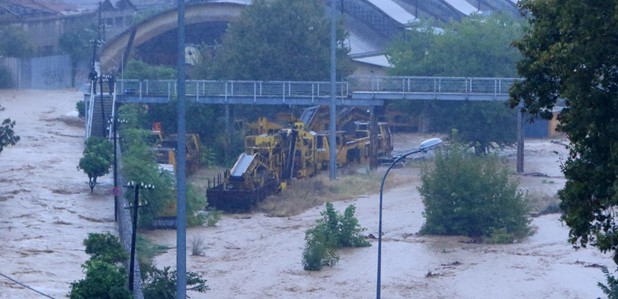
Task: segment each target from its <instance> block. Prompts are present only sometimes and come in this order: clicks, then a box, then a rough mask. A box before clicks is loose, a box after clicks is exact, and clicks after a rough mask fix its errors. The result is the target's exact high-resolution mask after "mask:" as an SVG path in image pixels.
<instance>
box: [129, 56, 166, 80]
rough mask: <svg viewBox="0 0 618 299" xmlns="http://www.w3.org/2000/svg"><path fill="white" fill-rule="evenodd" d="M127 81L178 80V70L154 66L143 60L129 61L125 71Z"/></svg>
mask: <svg viewBox="0 0 618 299" xmlns="http://www.w3.org/2000/svg"><path fill="white" fill-rule="evenodd" d="M123 77H124V78H125V79H141V80H171V79H176V70H175V69H174V68H171V67H166V66H153V65H149V64H147V63H145V62H143V61H141V60H129V62H127V66H126V67H125V69H124V72H123Z"/></svg>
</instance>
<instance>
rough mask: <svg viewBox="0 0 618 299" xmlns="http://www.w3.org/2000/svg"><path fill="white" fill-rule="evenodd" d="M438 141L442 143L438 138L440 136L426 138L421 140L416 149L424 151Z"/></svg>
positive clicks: (435, 144)
mask: <svg viewBox="0 0 618 299" xmlns="http://www.w3.org/2000/svg"><path fill="white" fill-rule="evenodd" d="M440 143H442V139H440V138H430V139H427V140H425V141H423V142H421V146H420V147H419V148H418V149H419V150H421V151H423V152H425V151H428V150H430V149H431V148H432V147H435V146H437V145H438V144H440Z"/></svg>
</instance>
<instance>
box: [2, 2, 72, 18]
mask: <svg viewBox="0 0 618 299" xmlns="http://www.w3.org/2000/svg"><path fill="white" fill-rule="evenodd" d="M77 12H78V10H77V7H76V6H74V5H70V4H66V3H63V2H60V1H57V0H2V1H0V22H13V21H23V20H24V19H32V18H41V17H55V16H63V15H69V14H74V13H77Z"/></svg>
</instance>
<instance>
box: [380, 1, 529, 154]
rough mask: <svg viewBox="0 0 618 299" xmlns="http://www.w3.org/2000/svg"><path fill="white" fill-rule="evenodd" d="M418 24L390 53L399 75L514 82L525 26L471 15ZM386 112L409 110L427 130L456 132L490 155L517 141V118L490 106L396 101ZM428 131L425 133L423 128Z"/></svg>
mask: <svg viewBox="0 0 618 299" xmlns="http://www.w3.org/2000/svg"><path fill="white" fill-rule="evenodd" d="M438 26H440V24H431V23H427V22H420V23H418V24H415V25H413V27H412V30H409V31H408V32H407V33H406V35H405V36H404V37H403V38H401V39H399V40H396V41H395V42H393V43H392V44H391V45H389V47H388V48H387V51H386V53H387V57H388V59H389V61H390V62H391V64H393V68H392V69H391V70H390V74H391V75H395V76H450V77H514V76H515V75H516V73H515V70H516V68H515V66H516V63H517V61H518V60H519V59H520V58H521V55H520V54H519V53H518V51H517V49H515V48H514V47H513V46H512V45H511V43H512V40H513V39H515V38H517V37H519V36H521V34H522V30H523V28H524V26H523V23H522V22H521V21H519V20H517V19H514V18H512V17H510V16H508V15H505V14H499V13H498V14H492V15H490V16H482V15H472V16H470V17H466V18H463V19H462V20H461V21H460V22H451V23H448V24H444V25H443V28H439V27H438ZM388 105H389V107H388V110H396V111H406V112H407V113H409V114H411V115H415V116H416V117H422V118H425V119H427V120H430V122H429V130H432V131H442V132H449V131H451V130H452V129H456V130H457V131H458V135H457V138H458V141H460V142H462V143H466V144H468V145H470V146H473V147H474V148H475V149H476V151H477V152H479V153H486V152H487V151H488V150H489V149H491V148H493V147H494V146H497V147H503V146H508V145H512V144H514V143H515V141H516V134H515V125H516V118H515V113H514V112H513V111H512V110H511V109H509V107H508V106H507V105H503V104H501V103H490V102H475V103H470V102H463V101H458V102H450V103H449V102H445V101H440V102H438V103H435V102H417V101H416V102H415V101H394V102H391V103H389V104H388ZM425 129H427V128H425Z"/></svg>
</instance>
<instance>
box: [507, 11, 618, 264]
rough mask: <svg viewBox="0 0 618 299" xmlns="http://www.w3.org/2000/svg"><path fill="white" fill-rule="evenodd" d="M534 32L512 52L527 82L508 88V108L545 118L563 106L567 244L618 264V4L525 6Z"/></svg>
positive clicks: (563, 200) (562, 195)
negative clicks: (594, 249)
mask: <svg viewBox="0 0 618 299" xmlns="http://www.w3.org/2000/svg"><path fill="white" fill-rule="evenodd" d="M519 5H520V6H521V8H522V10H523V12H524V13H525V14H526V17H527V19H528V20H529V22H530V24H531V27H530V28H529V29H528V30H526V32H525V34H524V36H523V37H522V38H521V39H519V40H518V41H517V42H516V43H515V45H516V47H517V48H518V49H519V50H520V51H521V53H522V55H523V59H522V60H521V62H520V63H519V64H518V66H517V70H518V72H519V74H520V75H521V76H522V77H523V78H524V80H523V81H520V82H518V83H516V84H515V85H514V86H513V87H512V89H511V98H512V99H511V105H512V106H516V105H517V104H519V103H520V102H523V104H524V109H525V110H527V111H528V112H530V113H532V114H535V115H542V116H548V115H550V113H551V109H552V108H553V107H554V106H555V105H556V102H557V101H558V100H559V99H565V100H566V102H565V105H566V109H564V110H562V112H561V113H560V122H561V125H560V130H562V131H563V132H565V133H566V134H567V136H568V138H569V140H570V145H569V152H570V154H569V157H568V158H567V160H566V161H565V163H564V164H563V166H562V170H563V172H564V174H565V177H566V179H567V183H566V185H565V187H564V188H563V189H562V190H560V192H559V196H560V199H561V204H560V207H561V208H562V209H563V211H564V214H563V216H562V220H564V221H565V223H566V224H567V225H568V226H569V228H570V231H569V237H570V238H569V239H570V241H571V242H573V243H575V244H577V243H578V244H579V245H582V246H586V245H587V244H590V245H593V246H596V247H598V248H599V249H600V250H601V251H603V252H606V251H613V252H614V261H615V262H618V252H617V251H616V250H617V249H618V226H617V225H616V220H617V219H616V218H615V217H614V215H615V213H614V210H615V209H616V206H617V205H618V192H617V191H618V138H616V136H618V72H616V69H617V64H618V55H616V53H618V35H617V34H616V32H618V18H617V17H616V16H617V15H618V5H616V1H592V0H565V1H554V0H535V1H532V0H523V1H520V4H519Z"/></svg>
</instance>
